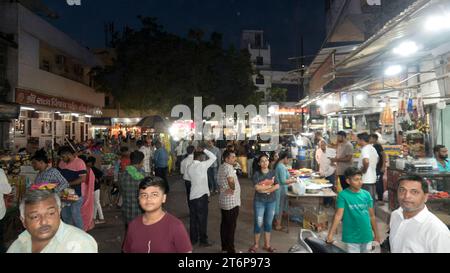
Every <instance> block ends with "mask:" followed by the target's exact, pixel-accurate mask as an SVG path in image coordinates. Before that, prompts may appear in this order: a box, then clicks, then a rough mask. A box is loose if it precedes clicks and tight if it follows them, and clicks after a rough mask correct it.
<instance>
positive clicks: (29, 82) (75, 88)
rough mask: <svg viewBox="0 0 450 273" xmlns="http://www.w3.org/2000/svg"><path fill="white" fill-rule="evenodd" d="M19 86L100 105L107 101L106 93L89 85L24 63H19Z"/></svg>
mask: <svg viewBox="0 0 450 273" xmlns="http://www.w3.org/2000/svg"><path fill="white" fill-rule="evenodd" d="M18 87H19V88H24V89H30V90H35V91H37V92H41V93H43V94H47V95H51V96H57V97H62V98H66V99H70V100H75V101H78V102H82V103H86V104H90V105H95V106H98V107H103V106H104V103H105V99H104V97H105V95H104V94H103V93H97V92H95V90H94V89H93V88H91V87H89V86H86V85H84V84H82V83H79V82H76V81H73V80H70V79H67V78H65V77H62V76H58V75H56V74H53V73H50V72H47V71H44V70H42V69H39V68H35V67H31V66H29V65H26V64H23V63H19V81H18Z"/></svg>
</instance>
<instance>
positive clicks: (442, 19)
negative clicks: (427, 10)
mask: <svg viewBox="0 0 450 273" xmlns="http://www.w3.org/2000/svg"><path fill="white" fill-rule="evenodd" d="M425 29H426V30H428V31H433V32H435V31H441V30H445V29H447V30H449V29H450V14H446V15H436V16H431V17H429V18H428V20H427V21H426V23H425Z"/></svg>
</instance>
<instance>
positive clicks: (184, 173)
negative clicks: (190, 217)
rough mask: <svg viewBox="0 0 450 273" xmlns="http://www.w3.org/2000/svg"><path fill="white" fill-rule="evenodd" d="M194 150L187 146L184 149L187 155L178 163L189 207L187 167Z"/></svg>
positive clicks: (192, 147)
mask: <svg viewBox="0 0 450 273" xmlns="http://www.w3.org/2000/svg"><path fill="white" fill-rule="evenodd" d="M194 150H195V148H194V146H189V147H187V149H186V151H187V153H188V156H187V157H186V158H185V159H183V160H182V161H181V163H180V173H181V175H182V176H183V180H184V185H185V186H186V197H187V204H188V206H189V207H191V202H190V200H189V196H190V195H191V178H190V177H189V174H188V172H187V168H188V167H189V166H190V165H191V163H192V162H193V161H194Z"/></svg>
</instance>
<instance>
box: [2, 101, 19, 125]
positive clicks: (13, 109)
mask: <svg viewBox="0 0 450 273" xmlns="http://www.w3.org/2000/svg"><path fill="white" fill-rule="evenodd" d="M19 116H20V105H19V104H15V103H0V120H7V121H10V120H11V119H18V118H19Z"/></svg>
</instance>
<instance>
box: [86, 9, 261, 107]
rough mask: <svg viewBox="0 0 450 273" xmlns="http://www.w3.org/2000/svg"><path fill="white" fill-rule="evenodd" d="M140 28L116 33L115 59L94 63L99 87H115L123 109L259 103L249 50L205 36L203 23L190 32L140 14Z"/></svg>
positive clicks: (113, 90)
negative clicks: (180, 32)
mask: <svg viewBox="0 0 450 273" xmlns="http://www.w3.org/2000/svg"><path fill="white" fill-rule="evenodd" d="M139 19H140V20H141V22H142V28H141V29H140V30H134V29H130V28H126V29H125V30H124V33H122V35H119V36H116V37H115V41H114V42H115V45H116V47H115V49H116V54H117V58H116V60H114V65H113V66H109V67H104V68H96V70H95V75H96V76H95V79H96V85H97V90H98V91H101V92H108V93H111V94H112V95H113V96H114V97H115V99H116V100H117V101H118V102H119V103H120V105H121V107H122V108H124V109H127V108H128V109H135V110H140V111H142V110H144V111H145V110H150V109H151V110H156V111H159V112H161V113H164V114H167V113H169V112H170V110H171V109H172V107H173V106H175V105H177V104H180V103H182V104H186V105H189V106H192V105H193V101H194V96H202V97H203V101H204V102H203V103H204V104H218V105H221V106H222V107H224V106H225V105H226V104H248V103H255V102H256V100H255V98H256V96H255V95H254V94H255V90H256V87H255V86H254V85H253V82H252V77H251V76H252V73H253V71H252V70H253V68H252V65H251V62H250V55H249V53H248V51H238V50H236V49H235V48H233V47H230V48H228V49H223V48H222V35H221V34H220V33H217V32H214V33H212V34H211V37H210V40H209V41H204V40H203V36H204V33H203V31H202V30H200V29H191V30H190V31H189V33H188V35H187V38H182V37H179V36H177V35H174V34H171V33H168V32H166V31H164V29H163V27H162V26H161V25H159V24H158V23H157V20H156V19H155V18H150V17H139Z"/></svg>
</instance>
